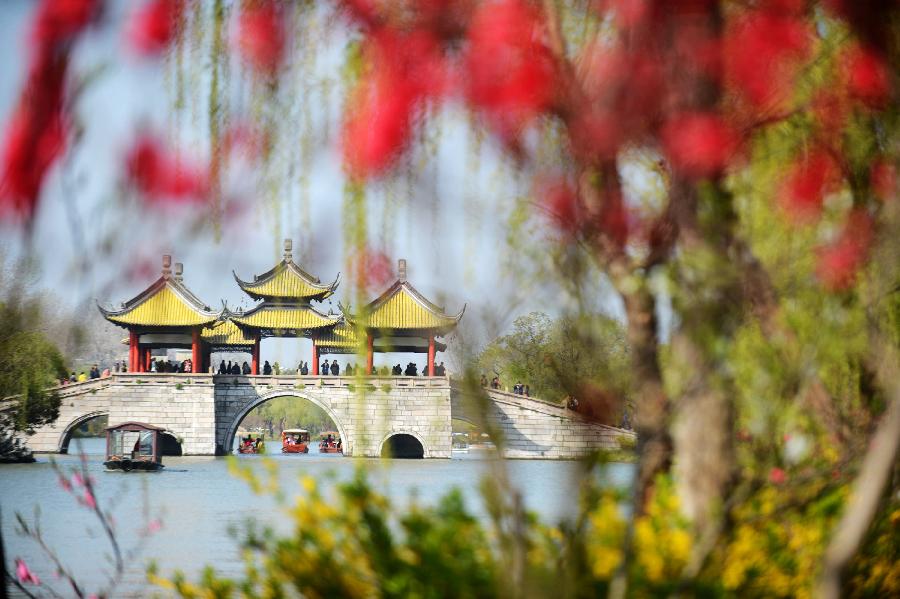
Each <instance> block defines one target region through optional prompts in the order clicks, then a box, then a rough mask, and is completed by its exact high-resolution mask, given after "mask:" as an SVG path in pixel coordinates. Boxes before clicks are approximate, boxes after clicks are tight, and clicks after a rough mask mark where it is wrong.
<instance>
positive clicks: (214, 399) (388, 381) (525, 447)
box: [28, 373, 634, 459]
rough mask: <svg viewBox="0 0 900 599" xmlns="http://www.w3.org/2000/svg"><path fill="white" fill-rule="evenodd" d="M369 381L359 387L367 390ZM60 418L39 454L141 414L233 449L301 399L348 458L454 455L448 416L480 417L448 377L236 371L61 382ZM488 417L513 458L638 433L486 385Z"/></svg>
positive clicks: (201, 449)
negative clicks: (255, 426)
mask: <svg viewBox="0 0 900 599" xmlns="http://www.w3.org/2000/svg"><path fill="white" fill-rule="evenodd" d="M361 386H362V387H364V388H360V387H361ZM59 393H60V396H61V399H62V403H61V406H60V416H59V418H58V419H57V421H56V422H54V423H53V424H51V425H47V426H44V427H41V428H39V429H37V432H36V434H35V435H34V436H32V437H30V438H29V439H28V445H29V446H30V447H31V448H32V449H33V450H34V451H36V452H44V453H61V452H65V451H66V450H67V447H68V442H69V439H70V438H71V435H72V432H73V431H74V430H75V429H76V428H78V427H79V426H80V425H81V424H83V423H84V422H86V421H88V420H90V419H92V418H96V417H98V416H107V417H108V418H109V423H110V424H118V423H121V422H127V421H131V420H134V421H139V422H147V423H149V424H154V425H156V426H160V427H164V428H165V429H167V431H168V432H169V434H171V435H173V436H174V437H175V438H176V439H177V440H178V441H179V442H180V443H181V449H182V452H183V453H184V454H185V455H220V454H223V453H228V452H229V450H230V448H231V447H232V444H233V440H234V436H235V433H236V431H237V428H238V425H239V424H240V422H241V420H242V419H243V418H244V416H246V415H247V414H248V413H249V412H250V411H251V410H252V409H253V408H255V407H257V406H259V405H260V404H262V403H264V402H266V401H268V400H270V399H274V398H276V397H285V396H291V397H298V398H302V399H305V400H308V401H310V402H312V403H313V404H315V405H317V406H319V407H320V408H322V409H323V410H324V411H325V412H326V413H327V414H328V416H329V417H330V418H331V419H332V420H333V421H334V423H335V426H336V428H337V429H338V431H339V432H340V434H341V438H342V439H343V447H344V454H345V455H353V456H380V455H381V450H382V447H383V446H384V444H385V443H386V442H388V439H390V438H391V437H393V436H395V435H407V436H411V437H414V438H415V439H416V440H417V441H418V442H419V444H420V445H421V446H422V454H423V456H424V457H426V458H449V457H450V451H451V430H452V429H451V422H450V421H451V418H457V419H461V420H467V421H470V422H475V421H476V420H477V419H476V418H475V417H474V416H473V415H472V413H473V412H474V410H472V409H470V408H467V406H466V403H467V402H465V401H464V400H463V398H462V397H463V394H462V392H461V391H460V390H459V389H458V387H457V386H456V385H455V384H453V383H451V381H450V379H449V378H448V377H371V378H366V379H364V380H363V381H360V380H359V379H357V378H355V377H332V376H295V375H290V376H236V375H210V374H155V373H153V374H150V373H143V374H140V373H127V374H114V375H112V376H110V377H108V378H104V379H96V380H93V381H86V382H83V383H75V384H71V385H67V386H64V387H61V388H60V389H59ZM488 395H489V397H490V400H491V401H490V402H489V405H487V406H486V409H483V410H481V418H482V419H485V418H486V419H488V420H489V421H490V422H491V423H493V424H494V425H495V426H496V427H497V428H499V429H500V430H501V431H502V433H503V436H504V438H505V441H506V444H505V450H504V453H505V455H506V456H507V457H512V458H547V459H569V458H576V457H579V456H581V455H584V454H586V453H589V452H591V451H594V450H596V449H616V448H618V447H619V445H620V442H621V441H622V439H623V438H631V437H633V435H634V433H632V432H630V431H625V430H622V429H617V428H614V427H610V426H605V425H601V424H596V423H592V422H589V421H587V420H585V419H584V418H582V417H581V416H580V415H578V414H576V413H574V412H571V411H569V410H566V409H564V408H561V407H559V406H557V405H555V404H550V403H547V402H543V401H540V400H536V399H533V398H526V397H522V396H519V395H513V394H510V393H503V392H498V391H488Z"/></svg>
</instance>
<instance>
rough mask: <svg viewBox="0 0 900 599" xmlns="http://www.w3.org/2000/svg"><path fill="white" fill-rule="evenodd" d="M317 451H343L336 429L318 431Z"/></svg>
mask: <svg viewBox="0 0 900 599" xmlns="http://www.w3.org/2000/svg"><path fill="white" fill-rule="evenodd" d="M319 438H320V439H321V441H319V453H344V449H343V447H342V446H341V435H340V433H338V432H337V431H324V432H321V433H319Z"/></svg>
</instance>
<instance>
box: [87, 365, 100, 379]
mask: <svg viewBox="0 0 900 599" xmlns="http://www.w3.org/2000/svg"><path fill="white" fill-rule="evenodd" d="M89 376H90V379H91V380H94V379H99V378H100V369H99V368H97V365H96V364H94V365H93V366H91V370H90V375H89Z"/></svg>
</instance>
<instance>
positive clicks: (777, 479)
mask: <svg viewBox="0 0 900 599" xmlns="http://www.w3.org/2000/svg"><path fill="white" fill-rule="evenodd" d="M785 481H787V474H785V472H784V470H783V469H781V468H772V469H771V470H769V482H770V483H772V484H773V485H783V484H784V483H785Z"/></svg>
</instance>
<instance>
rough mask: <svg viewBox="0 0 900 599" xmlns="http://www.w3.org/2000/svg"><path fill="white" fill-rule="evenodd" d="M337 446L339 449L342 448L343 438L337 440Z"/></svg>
mask: <svg viewBox="0 0 900 599" xmlns="http://www.w3.org/2000/svg"><path fill="white" fill-rule="evenodd" d="M337 448H338V449H340V448H341V440H340V439H338V440H337Z"/></svg>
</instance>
